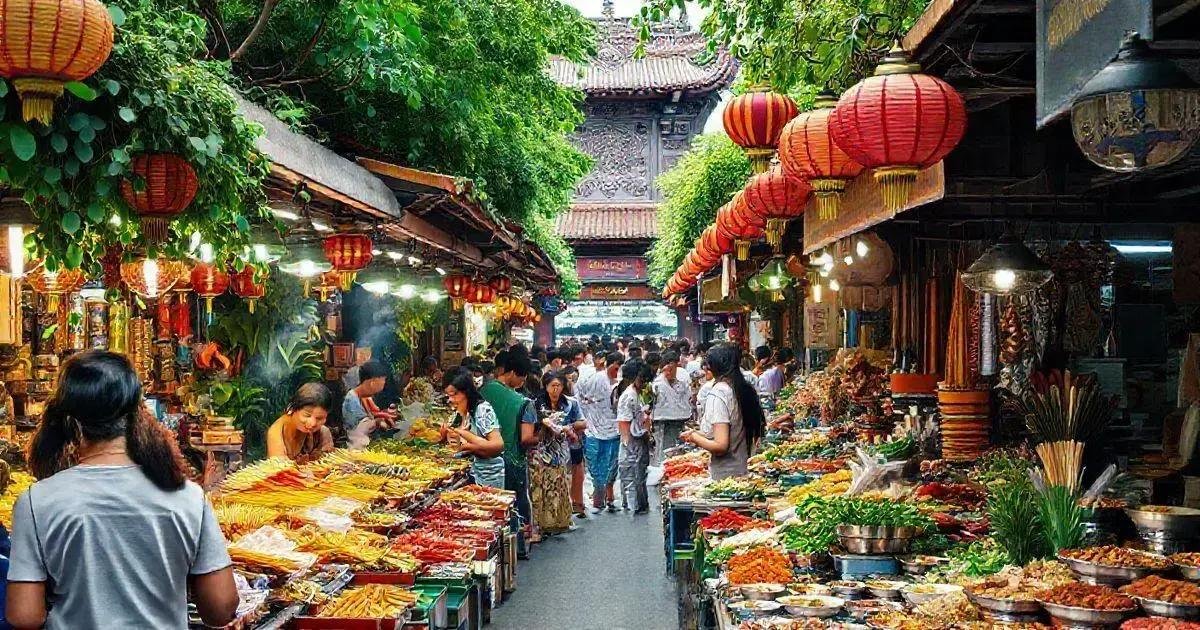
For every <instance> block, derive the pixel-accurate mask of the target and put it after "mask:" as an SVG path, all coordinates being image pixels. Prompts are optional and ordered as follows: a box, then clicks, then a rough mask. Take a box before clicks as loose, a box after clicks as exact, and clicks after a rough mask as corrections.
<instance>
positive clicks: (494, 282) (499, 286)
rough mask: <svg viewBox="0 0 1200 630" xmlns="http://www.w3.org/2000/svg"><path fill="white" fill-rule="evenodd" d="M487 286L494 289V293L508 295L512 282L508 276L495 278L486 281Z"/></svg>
mask: <svg viewBox="0 0 1200 630" xmlns="http://www.w3.org/2000/svg"><path fill="white" fill-rule="evenodd" d="M488 286H490V287H492V288H493V289H495V291H496V293H508V292H509V291H511V290H512V280H511V279H509V277H508V276H495V277H493V278H492V279H491V280H488Z"/></svg>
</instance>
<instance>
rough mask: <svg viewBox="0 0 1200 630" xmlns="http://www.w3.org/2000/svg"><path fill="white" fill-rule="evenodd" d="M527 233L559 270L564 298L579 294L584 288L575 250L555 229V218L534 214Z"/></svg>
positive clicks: (526, 224) (526, 227)
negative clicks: (576, 266) (577, 267)
mask: <svg viewBox="0 0 1200 630" xmlns="http://www.w3.org/2000/svg"><path fill="white" fill-rule="evenodd" d="M525 234H526V235H527V236H528V237H529V240H531V241H533V242H534V243H537V244H538V246H540V247H541V248H542V251H544V252H546V255H547V256H549V257H550V261H551V262H553V263H554V270H555V271H557V272H558V280H559V283H560V284H559V289H560V292H559V294H560V295H561V296H562V297H563V298H564V299H571V298H574V297H578V296H579V292H580V291H581V290H583V282H581V281H580V280H579V270H578V269H576V268H575V251H574V250H573V249H571V246H570V245H568V244H567V241H566V240H565V239H563V237H561V236H559V235H558V233H556V232H555V231H554V219H551V218H548V217H545V216H541V215H534V216H532V217H530V219H529V221H527V222H526V223H525Z"/></svg>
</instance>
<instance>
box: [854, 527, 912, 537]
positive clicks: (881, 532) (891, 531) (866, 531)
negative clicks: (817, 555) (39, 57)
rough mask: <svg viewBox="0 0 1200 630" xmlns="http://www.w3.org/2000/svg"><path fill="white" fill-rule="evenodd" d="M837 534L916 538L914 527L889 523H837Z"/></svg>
mask: <svg viewBox="0 0 1200 630" xmlns="http://www.w3.org/2000/svg"><path fill="white" fill-rule="evenodd" d="M837 533H838V536H846V537H848V538H916V536H917V533H918V532H917V528H916V527H909V526H904V527H892V526H889V525H838V526H837Z"/></svg>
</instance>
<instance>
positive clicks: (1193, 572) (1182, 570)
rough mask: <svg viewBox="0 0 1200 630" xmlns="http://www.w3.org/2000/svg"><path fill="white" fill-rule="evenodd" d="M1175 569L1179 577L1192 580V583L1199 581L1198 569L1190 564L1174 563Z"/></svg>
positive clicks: (1199, 570)
mask: <svg viewBox="0 0 1200 630" xmlns="http://www.w3.org/2000/svg"><path fill="white" fill-rule="evenodd" d="M1172 562H1174V561H1172ZM1175 568H1176V569H1179V574H1180V575H1182V576H1183V577H1185V578H1187V579H1189V580H1192V581H1193V582H1195V581H1198V580H1200V567H1197V566H1192V565H1190V564H1179V563H1178V562H1175Z"/></svg>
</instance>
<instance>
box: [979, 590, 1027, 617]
mask: <svg viewBox="0 0 1200 630" xmlns="http://www.w3.org/2000/svg"><path fill="white" fill-rule="evenodd" d="M967 598H968V599H970V600H971V603H972V604H975V605H976V606H978V607H980V608H983V609H986V610H990V611H992V612H998V613H1019V614H1032V613H1039V612H1041V611H1042V604H1041V602H1039V601H1037V600H1036V599H1008V598H1004V597H988V596H987V595H976V594H975V593H972V592H971V591H970V589H968V590H967Z"/></svg>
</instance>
